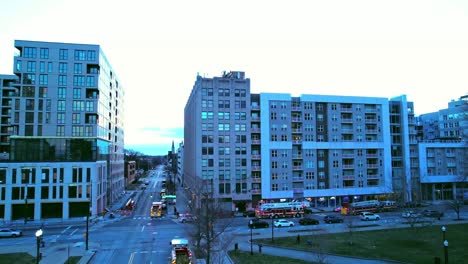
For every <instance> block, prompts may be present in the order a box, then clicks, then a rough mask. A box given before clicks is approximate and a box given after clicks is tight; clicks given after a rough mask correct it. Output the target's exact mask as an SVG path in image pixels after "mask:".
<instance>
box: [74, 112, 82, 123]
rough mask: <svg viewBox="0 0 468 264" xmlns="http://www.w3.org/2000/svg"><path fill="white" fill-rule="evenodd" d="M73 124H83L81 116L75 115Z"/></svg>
mask: <svg viewBox="0 0 468 264" xmlns="http://www.w3.org/2000/svg"><path fill="white" fill-rule="evenodd" d="M72 123H73V124H80V123H81V114H79V113H73V114H72Z"/></svg>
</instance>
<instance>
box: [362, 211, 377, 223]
mask: <svg viewBox="0 0 468 264" xmlns="http://www.w3.org/2000/svg"><path fill="white" fill-rule="evenodd" d="M361 220H362V221H370V220H380V215H378V214H374V213H371V212H362V213H361Z"/></svg>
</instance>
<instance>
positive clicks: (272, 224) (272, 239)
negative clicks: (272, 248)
mask: <svg viewBox="0 0 468 264" xmlns="http://www.w3.org/2000/svg"><path fill="white" fill-rule="evenodd" d="M274 227H275V225H274V223H273V217H271V242H272V243H273V242H275V239H274V231H273V230H275V229H274Z"/></svg>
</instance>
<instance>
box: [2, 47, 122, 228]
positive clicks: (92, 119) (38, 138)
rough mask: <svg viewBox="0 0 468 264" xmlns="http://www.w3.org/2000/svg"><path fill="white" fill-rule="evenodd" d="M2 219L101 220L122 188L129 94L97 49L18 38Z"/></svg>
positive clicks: (8, 86) (5, 119)
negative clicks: (94, 217)
mask: <svg viewBox="0 0 468 264" xmlns="http://www.w3.org/2000/svg"><path fill="white" fill-rule="evenodd" d="M14 46H15V48H16V54H15V56H14V69H13V73H14V76H15V78H14V79H15V81H14V82H13V81H12V79H11V78H10V79H8V80H6V81H5V79H4V81H3V86H2V87H1V89H2V93H1V94H2V100H1V102H2V119H1V121H2V122H1V124H0V126H1V148H2V153H3V154H2V157H3V160H1V163H0V218H3V219H5V220H14V219H20V218H25V219H28V218H31V219H35V220H40V219H43V218H63V219H67V218H70V217H76V216H84V215H86V213H87V212H88V211H89V210H90V211H91V213H92V214H93V215H97V214H102V213H104V212H105V211H106V210H107V209H106V208H107V207H108V206H109V205H110V204H111V203H112V202H113V201H115V200H116V199H117V198H118V197H119V195H120V194H121V193H122V192H123V190H124V184H125V180H124V123H123V113H124V109H123V107H124V103H123V100H124V89H123V86H122V85H121V83H120V80H119V79H118V77H117V75H116V73H115V72H114V70H113V69H112V66H111V64H110V63H109V61H108V59H107V58H106V56H105V54H104V53H103V51H102V49H101V47H100V46H99V45H88V44H72V43H57V42H39V41H26V40H16V41H15V43H14Z"/></svg>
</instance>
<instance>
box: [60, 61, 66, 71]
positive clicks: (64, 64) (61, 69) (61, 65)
mask: <svg viewBox="0 0 468 264" xmlns="http://www.w3.org/2000/svg"><path fill="white" fill-rule="evenodd" d="M67 68H68V64H67V63H66V62H60V63H59V73H67Z"/></svg>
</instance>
